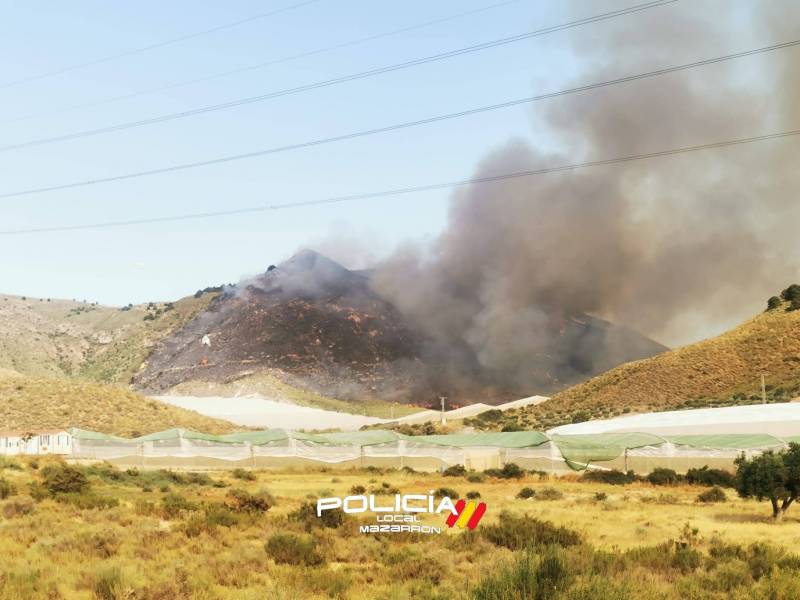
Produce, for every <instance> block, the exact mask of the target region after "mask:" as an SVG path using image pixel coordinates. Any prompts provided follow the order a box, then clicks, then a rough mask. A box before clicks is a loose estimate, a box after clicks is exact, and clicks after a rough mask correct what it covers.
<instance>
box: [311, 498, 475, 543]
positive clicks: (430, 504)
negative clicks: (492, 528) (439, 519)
mask: <svg viewBox="0 0 800 600" xmlns="http://www.w3.org/2000/svg"><path fill="white" fill-rule="evenodd" d="M339 509H341V510H342V512H344V513H345V514H348V515H353V514H360V513H366V512H371V513H375V514H376V516H375V521H376V523H375V524H371V525H360V526H359V531H360V532H361V533H441V532H442V528H441V527H437V526H434V525H425V524H422V523H421V522H420V515H421V514H441V513H446V515H447V518H446V520H445V525H447V526H448V527H451V528H452V527H459V528H460V529H463V528H465V527H466V528H467V529H475V527H477V526H478V523H480V521H481V519H482V518H483V515H484V513H485V512H486V504H485V503H483V502H474V501H470V502H466V501H464V500H459V501H458V502H456V503H455V504H453V501H452V500H451V499H450V497H448V496H443V497H442V498H441V499H440V500H439V502H438V503H437V502H436V496H435V495H434V493H433V490H431V491H430V492H429V493H428V494H395V495H394V501H393V502H391V500H390V499H389V498H386V499H385V500H383V501H382V502H378V501H376V497H375V495H374V494H370V495H368V496H367V495H354V496H345V497H343V498H342V497H336V496H334V497H330V498H320V499H319V500H317V517H322V513H323V512H325V511H326V510H339Z"/></svg>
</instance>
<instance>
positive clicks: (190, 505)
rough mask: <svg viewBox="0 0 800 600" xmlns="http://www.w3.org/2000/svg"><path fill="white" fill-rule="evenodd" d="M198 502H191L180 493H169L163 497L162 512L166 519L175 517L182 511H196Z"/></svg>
mask: <svg viewBox="0 0 800 600" xmlns="http://www.w3.org/2000/svg"><path fill="white" fill-rule="evenodd" d="M197 508H198V507H197V504H195V503H194V502H190V501H189V500H187V499H186V498H184V497H183V496H181V495H179V494H167V495H166V496H164V497H163V498H162V499H161V512H162V513H163V515H164V518H165V519H173V518H175V517H177V516H178V515H179V514H180V513H181V512H182V511H187V512H191V511H195V510H197Z"/></svg>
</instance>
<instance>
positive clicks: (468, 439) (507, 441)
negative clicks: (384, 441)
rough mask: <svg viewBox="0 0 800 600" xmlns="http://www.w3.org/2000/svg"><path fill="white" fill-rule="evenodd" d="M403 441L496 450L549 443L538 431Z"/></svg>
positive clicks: (415, 438)
mask: <svg viewBox="0 0 800 600" xmlns="http://www.w3.org/2000/svg"><path fill="white" fill-rule="evenodd" d="M404 437H405V439H407V440H409V441H413V442H417V443H421V444H435V445H437V446H455V447H457V448H470V447H474V446H495V447H498V448H528V447H530V446H540V445H542V444H544V443H545V442H547V441H549V440H548V437H547V436H546V435H545V434H543V433H540V432H538V431H508V432H500V433H455V434H451V435H419V436H404Z"/></svg>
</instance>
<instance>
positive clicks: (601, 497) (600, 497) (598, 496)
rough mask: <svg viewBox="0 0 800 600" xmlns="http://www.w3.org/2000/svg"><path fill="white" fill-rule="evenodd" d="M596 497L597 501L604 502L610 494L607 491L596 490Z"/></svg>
mask: <svg viewBox="0 0 800 600" xmlns="http://www.w3.org/2000/svg"><path fill="white" fill-rule="evenodd" d="M594 499H595V500H596V501H597V502H603V501H604V500H608V494H606V493H605V492H595V493H594Z"/></svg>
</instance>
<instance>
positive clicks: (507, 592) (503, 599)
mask: <svg viewBox="0 0 800 600" xmlns="http://www.w3.org/2000/svg"><path fill="white" fill-rule="evenodd" d="M574 578H575V574H574V572H573V569H570V566H569V561H567V560H566V559H565V558H564V556H563V551H561V550H559V549H558V548H553V547H550V548H547V549H545V550H544V552H543V553H542V554H541V555H536V554H534V553H532V552H525V553H524V554H523V555H521V556H520V557H519V558H517V559H516V561H515V562H514V563H512V564H510V565H507V566H503V567H501V568H500V569H499V570H498V571H497V572H495V573H493V574H491V575H489V576H487V577H486V578H484V579H483V580H481V582H480V583H479V584H478V586H477V587H476V588H475V589H474V590H473V592H472V595H471V597H472V598H474V599H475V600H507V599H509V598H524V599H526V600H550V599H551V598H565V597H566V594H565V592H566V591H567V590H568V588H569V586H570V584H571V582H572V581H573V580H574ZM570 597H573V596H570ZM574 597H576V598H578V596H574ZM584 597H585V598H589V597H591V598H599V597H601V596H596V595H594V594H591V595H586V596H580V598H584ZM602 597H603V598H609V600H610V598H611V596H607V595H605V594H604V595H603V596H602Z"/></svg>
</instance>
